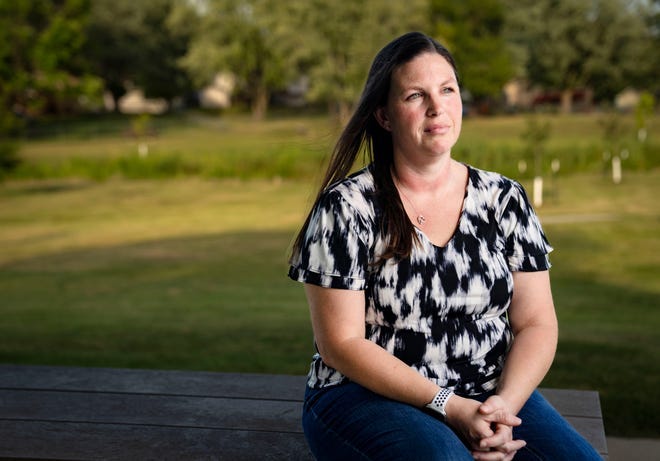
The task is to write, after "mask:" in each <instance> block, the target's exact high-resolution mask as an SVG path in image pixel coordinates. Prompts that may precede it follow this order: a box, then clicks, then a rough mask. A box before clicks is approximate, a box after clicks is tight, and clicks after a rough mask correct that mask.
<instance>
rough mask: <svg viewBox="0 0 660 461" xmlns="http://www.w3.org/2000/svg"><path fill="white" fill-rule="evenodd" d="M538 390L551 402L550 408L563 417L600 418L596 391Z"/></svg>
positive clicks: (598, 399) (600, 413) (600, 412)
mask: <svg viewBox="0 0 660 461" xmlns="http://www.w3.org/2000/svg"><path fill="white" fill-rule="evenodd" d="M539 390H540V392H541V394H543V396H544V397H545V398H546V399H548V401H550V402H552V406H553V407H555V408H556V409H557V411H558V412H559V413H561V414H562V415H564V416H585V417H590V418H602V411H601V409H600V398H599V397H598V392H596V391H580V390H572V389H548V388H541V389H539Z"/></svg>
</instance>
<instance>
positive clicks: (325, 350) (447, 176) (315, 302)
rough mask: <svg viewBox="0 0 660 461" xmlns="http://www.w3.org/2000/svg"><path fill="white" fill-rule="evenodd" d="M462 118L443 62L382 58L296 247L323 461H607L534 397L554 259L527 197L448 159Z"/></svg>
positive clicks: (309, 433) (434, 56)
mask: <svg viewBox="0 0 660 461" xmlns="http://www.w3.org/2000/svg"><path fill="white" fill-rule="evenodd" d="M461 114H462V103H461V98H460V93H459V85H458V77H457V72H456V68H455V64H454V61H453V58H452V57H451V55H450V54H449V52H448V51H447V50H446V49H445V48H443V47H442V46H441V45H440V44H438V43H437V42H436V41H435V40H433V39H432V38H430V37H427V36H425V35H423V34H421V33H409V34H406V35H403V36H401V37H399V38H397V39H396V40H394V41H393V42H391V43H390V44H388V45H387V46H386V47H385V48H383V50H381V51H380V53H379V54H378V55H377V56H376V58H375V59H374V62H373V64H372V67H371V70H370V72H369V76H368V79H367V82H366V84H365V88H364V91H363V94H362V97H361V99H360V102H359V104H358V107H357V109H356V111H355V113H354V115H353V117H352V118H351V120H350V121H349V123H348V124H347V126H346V128H345V129H344V131H343V133H342V135H341V136H340V139H339V141H338V143H337V145H336V147H335V150H334V152H333V156H332V159H331V162H330V164H329V167H328V171H327V173H326V177H325V179H324V181H323V184H322V186H321V190H320V192H319V195H318V197H317V199H316V202H315V204H314V206H313V208H312V211H311V212H310V214H309V216H308V218H307V220H306V222H305V224H304V226H303V228H302V230H301V231H300V233H299V235H298V238H297V240H296V242H295V244H294V249H293V254H292V258H291V268H290V271H289V276H290V277H291V278H292V279H294V280H297V281H301V282H304V283H305V293H306V295H307V299H308V302H309V307H310V313H311V320H312V326H313V330H314V338H315V343H316V347H317V351H318V353H317V354H316V355H315V356H314V358H313V362H312V366H311V370H310V374H309V380H308V386H307V391H306V395H305V404H304V410H303V427H304V430H305V435H306V437H307V440H308V442H309V445H310V448H311V450H312V452H313V453H314V455H315V456H316V457H317V458H318V459H337V460H339V459H341V460H344V459H346V460H348V459H351V460H352V459H365V460H366V459H370V460H384V459H393V460H402V459H415V460H417V459H420V460H421V459H423V460H463V459H466V460H471V459H478V460H510V459H513V456H514V455H516V453H517V456H516V460H519V459H534V460H537V459H548V460H557V459H571V460H578V459H600V458H599V457H598V455H597V454H596V453H595V451H594V450H593V449H592V448H591V447H590V446H589V445H588V443H587V442H586V441H585V440H584V439H582V438H581V437H580V436H579V435H578V434H577V432H575V431H574V430H573V429H572V428H571V427H570V426H569V425H568V424H567V423H566V422H565V421H564V420H563V419H562V418H561V416H559V415H558V414H557V412H556V411H554V410H553V409H552V407H550V406H549V405H548V404H547V402H545V400H543V398H542V397H541V396H540V394H539V393H538V392H537V391H536V390H535V388H536V386H537V385H538V384H539V383H540V381H541V379H542V378H543V376H544V375H545V374H546V372H547V371H548V369H549V367H550V364H551V362H552V360H553V357H554V353H555V347H556V343H557V321H556V317H555V312H554V306H553V301H552V295H551V290H550V281H549V276H548V269H549V267H550V264H549V262H548V256H547V255H548V253H549V252H550V251H551V250H552V248H551V247H550V246H549V244H548V243H547V240H546V238H545V236H544V234H543V231H542V230H541V227H540V224H539V222H538V219H537V217H536V216H535V214H534V212H533V210H532V208H531V206H530V205H529V203H528V200H527V198H526V196H525V192H524V191H523V189H522V187H521V186H520V185H519V184H518V183H516V182H514V181H511V180H509V179H507V178H504V177H502V176H500V175H497V174H495V173H489V172H485V171H482V170H478V169H476V168H473V167H471V166H467V165H464V164H462V163H459V162H457V161H455V160H453V159H452V158H451V148H452V147H453V145H454V144H455V143H456V141H457V139H458V136H459V134H460V131H461ZM362 150H364V151H366V153H367V155H368V157H369V160H370V164H369V166H367V167H366V168H364V169H362V170H360V171H358V172H357V173H354V174H352V175H350V176H348V175H349V172H350V170H351V168H352V166H353V163H354V161H355V159H356V156H357V155H358V153H359V152H361V151H362Z"/></svg>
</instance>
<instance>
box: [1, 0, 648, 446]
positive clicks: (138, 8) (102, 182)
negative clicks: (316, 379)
mask: <svg viewBox="0 0 660 461" xmlns="http://www.w3.org/2000/svg"><path fill="white" fill-rule="evenodd" d="M410 30H420V31H423V32H425V33H428V34H430V35H432V36H434V37H435V38H437V39H438V40H439V41H440V42H441V43H443V44H444V45H446V46H447V47H448V48H449V49H450V51H451V52H452V53H453V54H454V56H455V58H456V61H457V64H458V68H459V73H460V79H461V88H462V96H463V100H464V106H465V110H464V112H465V113H464V125H463V133H462V136H461V139H460V140H459V143H458V144H457V145H456V147H455V148H454V152H453V155H454V157H455V158H456V159H458V160H461V161H464V162H468V163H470V164H472V165H474V166H477V167H480V168H484V169H491V170H496V171H499V172H501V173H504V174H506V175H508V176H510V177H513V178H515V179H517V180H519V181H521V182H522V183H523V184H524V185H525V187H526V188H527V190H528V192H529V194H530V196H532V197H533V201H534V204H535V206H536V208H537V212H538V213H539V215H540V216H541V220H542V222H543V225H544V228H545V230H546V233H547V234H548V237H549V239H550V241H551V243H552V244H553V246H554V247H555V251H554V252H553V254H552V255H551V257H552V262H553V269H552V271H551V274H552V279H553V287H554V294H555V303H556V306H557V312H558V316H559V320H560V343H559V349H558V353H557V357H556V360H555V363H554V365H553V368H552V370H551V372H550V373H549V375H548V377H547V378H546V380H545V381H544V383H543V385H544V386H546V387H564V388H576V389H595V390H598V391H599V393H600V396H601V402H602V406H603V413H604V418H605V428H606V432H607V434H608V435H609V436H620V437H622V436H625V437H647V438H659V437H660V417H659V416H658V415H660V399H659V396H660V392H659V390H658V389H659V386H658V384H659V376H660V373H659V372H660V352H659V351H660V347H659V346H660V333H659V331H660V315H659V313H658V309H659V307H660V306H659V302H658V301H659V299H660V277H659V275H660V239H659V235H660V232H659V231H660V205H659V203H658V202H659V199H658V198H659V197H660V139H659V138H658V129H659V128H660V118H659V117H658V114H657V99H658V97H659V96H660V84H659V79H658V75H660V58H659V53H658V49H659V47H658V45H659V44H660V2H659V1H657V0H646V1H644V0H638V1H632V0H538V1H537V0H534V1H532V0H515V1H514V0H479V1H477V0H466V1H463V2H455V1H451V0H408V1H406V2H389V1H378V0H365V1H362V2H353V1H348V0H326V1H320V0H289V1H287V2H281V1H275V0H144V1H135V0H32V1H28V0H0V316H1V318H2V321H1V322H0V361H1V362H4V363H15V364H41V365H76V366H111V367H137V368H159V369H188V370H212V371H242V372H267V373H290V374H300V375H302V374H305V373H306V372H307V368H308V363H309V361H310V357H311V354H312V352H313V341H312V333H311V327H310V324H309V319H308V311H307V306H306V303H305V300H304V296H303V293H302V289H301V287H300V286H299V285H298V284H296V283H294V282H291V281H289V280H288V279H287V277H286V271H287V256H288V254H287V252H288V250H289V248H290V245H291V242H292V239H293V237H294V234H295V232H296V230H297V229H298V228H299V226H300V225H301V224H302V221H303V219H304V216H305V214H306V212H307V209H308V207H309V206H310V204H311V201H312V196H313V194H314V192H315V187H316V185H317V184H318V182H319V179H320V174H321V173H320V172H321V170H322V168H323V165H324V163H325V161H326V160H327V158H328V155H329V151H330V150H331V149H332V145H333V142H334V140H335V139H336V137H337V134H338V133H339V131H340V129H341V127H342V125H343V124H344V123H345V121H346V120H347V118H348V117H349V116H350V113H351V110H352V108H353V106H354V104H355V103H356V100H357V98H358V97H359V93H360V90H361V87H362V85H363V83H364V80H365V77H366V73H367V71H368V67H369V65H370V62H371V60H372V58H373V56H374V55H375V53H376V52H377V51H378V50H379V49H380V48H381V47H382V46H383V45H385V44H386V43H387V42H388V41H390V40H391V39H393V38H394V37H395V36H397V35H399V34H401V33H404V32H406V31H410ZM357 166H359V165H356V167H357Z"/></svg>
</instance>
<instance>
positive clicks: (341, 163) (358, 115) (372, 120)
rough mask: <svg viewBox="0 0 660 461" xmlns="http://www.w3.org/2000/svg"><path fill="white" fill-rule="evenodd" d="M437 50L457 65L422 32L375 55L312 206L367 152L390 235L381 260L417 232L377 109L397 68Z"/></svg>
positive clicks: (407, 246)
mask: <svg viewBox="0 0 660 461" xmlns="http://www.w3.org/2000/svg"><path fill="white" fill-rule="evenodd" d="M429 52H431V53H438V54H439V55H441V56H442V57H443V58H445V59H446V60H447V62H448V63H449V64H450V65H451V66H452V68H453V69H454V73H455V74H456V78H457V79H458V72H457V71H456V64H455V62H454V58H453V57H452V56H451V54H450V53H449V51H448V50H447V49H446V48H445V47H443V46H442V45H441V44H440V43H438V42H437V41H436V40H435V39H433V38H432V37H429V36H427V35H425V34H422V33H420V32H409V33H407V34H404V35H402V36H400V37H398V38H396V39H395V40H393V41H391V42H390V43H389V44H387V45H386V46H385V47H384V48H383V49H382V50H380V52H379V53H378V54H377V55H376V57H375V58H374V61H373V63H372V64H371V69H370V70H369V74H368V76H367V81H366V83H365V85H364V89H363V90H362V95H361V96H360V100H359V102H358V105H357V108H356V109H355V112H354V113H353V115H352V116H351V118H350V120H349V121H348V123H347V124H346V127H345V128H344V130H343V131H342V133H341V135H340V136H339V139H338V140H337V143H336V144H335V147H334V149H333V151H332V156H331V157H330V162H329V163H328V168H327V170H326V172H325V176H324V178H323V181H322V182H321V186H320V188H319V191H318V194H317V195H316V200H315V201H314V205H313V206H312V210H313V209H314V207H316V205H317V203H318V201H319V199H320V197H321V195H322V194H323V192H324V191H325V190H326V188H328V187H329V186H330V185H332V184H334V183H336V182H337V181H341V180H342V179H345V178H346V177H347V176H348V174H349V173H350V171H351V169H352V168H353V165H354V163H355V160H356V159H357V156H358V155H359V154H360V152H363V153H364V155H365V157H366V159H367V160H368V161H369V162H370V163H371V164H372V165H373V175H374V182H375V188H376V197H377V200H378V203H379V205H380V207H381V209H382V214H381V222H380V228H381V232H382V234H383V235H387V236H388V237H389V242H388V245H387V247H386V249H385V251H384V252H383V254H381V255H379V261H384V260H386V259H389V258H392V257H400V258H405V257H407V256H409V255H410V252H411V250H412V246H413V242H417V234H416V233H415V229H414V227H413V224H412V223H411V222H410V220H409V219H408V216H407V215H406V211H405V209H404V207H403V203H402V202H401V198H400V197H399V194H398V192H397V189H396V186H395V185H394V181H393V179H392V175H391V169H392V164H393V158H394V150H393V146H392V135H391V134H390V132H389V131H387V130H385V129H383V128H382V127H381V126H380V124H379V123H378V121H377V120H376V117H375V116H374V113H375V112H376V110H377V109H378V108H379V107H383V106H385V105H386V104H387V96H388V93H389V90H390V82H391V79H392V73H393V72H394V70H395V69H397V68H398V67H399V66H402V65H403V64H406V63H407V62H409V61H411V60H412V59H413V58H415V57H417V56H418V55H420V54H422V53H429ZM311 214H312V212H311V211H310V212H309V213H308V215H307V219H306V220H305V223H304V224H303V226H302V228H301V230H300V232H299V233H298V235H297V237H296V240H295V241H294V244H293V252H292V254H293V255H295V254H296V253H297V252H298V251H299V250H300V248H301V246H302V244H303V240H304V238H305V233H306V231H307V226H308V225H309V221H310V219H311Z"/></svg>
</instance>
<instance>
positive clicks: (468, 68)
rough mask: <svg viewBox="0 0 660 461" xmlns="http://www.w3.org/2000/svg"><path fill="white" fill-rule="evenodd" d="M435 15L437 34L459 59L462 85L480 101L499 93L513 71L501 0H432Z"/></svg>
mask: <svg viewBox="0 0 660 461" xmlns="http://www.w3.org/2000/svg"><path fill="white" fill-rule="evenodd" d="M431 18H432V21H433V24H434V31H435V35H436V36H437V38H438V39H439V40H440V41H441V42H442V43H443V44H444V45H445V46H446V47H447V48H448V49H449V50H450V51H451V52H452V54H453V56H454V58H455V59H456V62H457V65H458V68H459V72H460V80H461V86H462V87H464V88H466V89H467V90H468V91H469V92H470V94H471V95H472V96H473V97H474V98H475V100H477V101H479V100H483V99H485V98H488V97H493V96H499V95H500V94H501V92H502V87H503V85H504V84H505V83H506V82H507V81H508V80H509V79H510V78H511V77H512V75H513V69H512V64H511V58H510V55H509V49H508V48H507V46H506V43H505V40H504V35H503V33H504V22H505V14H504V8H503V5H502V4H501V2H500V1H499V0H465V1H462V2H456V1H452V0H432V1H431Z"/></svg>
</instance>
